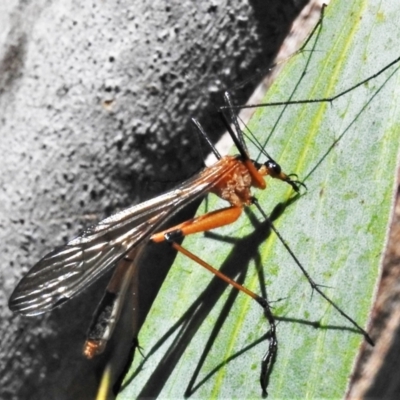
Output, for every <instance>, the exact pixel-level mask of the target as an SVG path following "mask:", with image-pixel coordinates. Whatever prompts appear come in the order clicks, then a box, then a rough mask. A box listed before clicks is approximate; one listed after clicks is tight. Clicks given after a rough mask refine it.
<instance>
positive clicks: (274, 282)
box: [118, 0, 400, 400]
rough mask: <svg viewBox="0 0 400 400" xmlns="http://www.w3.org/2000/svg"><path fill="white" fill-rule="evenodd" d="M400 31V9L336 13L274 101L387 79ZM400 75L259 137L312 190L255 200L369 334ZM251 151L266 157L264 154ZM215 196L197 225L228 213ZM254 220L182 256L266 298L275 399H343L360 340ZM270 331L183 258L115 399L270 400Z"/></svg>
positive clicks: (356, 7)
mask: <svg viewBox="0 0 400 400" xmlns="http://www.w3.org/2000/svg"><path fill="white" fill-rule="evenodd" d="M399 20H400V11H399V8H398V7H397V5H396V4H395V2H388V1H387V2H380V1H375V0H371V1H366V0H365V1H361V0H359V1H352V2H348V1H339V0H337V1H334V2H332V4H331V5H330V6H329V7H328V8H327V9H326V12H325V17H324V20H323V28H322V30H321V31H320V34H319V35H314V36H313V38H312V39H311V40H310V41H309V43H308V44H307V47H306V48H307V49H308V50H311V49H314V50H313V51H304V52H302V53H301V54H299V55H297V56H295V57H293V58H292V59H291V60H290V62H289V63H288V65H287V66H285V68H284V70H283V71H282V73H281V75H280V77H279V79H278V81H277V82H276V83H275V84H274V85H273V87H272V88H271V89H270V90H269V92H268V95H267V97H266V98H265V102H272V101H285V100H287V99H289V98H290V99H292V100H294V99H316V98H326V97H329V96H333V95H335V94H337V93H339V92H341V91H344V90H346V89H347V88H349V87H351V86H353V85H355V84H356V83H358V82H360V81H362V80H363V79H365V78H367V77H368V76H370V75H372V74H374V73H375V72H377V71H379V70H380V69H381V68H383V67H384V66H386V65H387V64H388V63H390V62H391V61H392V60H394V59H395V58H396V57H398V56H399V54H398V53H396V51H397V49H398V45H397V44H398V43H399V42H400V26H399V24H398V21H399ZM398 68H399V66H398V65H395V66H393V67H391V68H390V69H388V70H387V71H385V72H384V73H382V74H381V75H379V76H378V77H376V78H374V79H373V80H370V81H368V82H367V83H365V84H363V85H361V86H360V87H359V88H357V89H355V90H353V91H351V92H350V93H348V94H346V95H345V96H342V97H340V98H339V99H337V100H335V101H334V102H333V103H332V104H329V103H316V104H305V105H304V104H303V105H290V106H286V107H263V108H258V109H257V111H256V113H255V115H254V116H253V118H252V120H251V122H250V124H249V128H250V130H251V131H252V132H253V133H254V134H255V135H256V136H257V138H258V140H259V141H260V142H261V143H262V144H263V146H265V148H266V149H267V151H268V153H269V154H270V155H271V156H272V157H273V158H274V159H275V160H276V161H277V162H279V164H280V165H281V166H282V168H283V170H284V171H286V172H287V173H289V172H290V173H296V174H297V175H298V176H299V178H300V179H301V180H304V182H305V184H306V185H307V188H308V190H307V192H305V193H304V194H303V195H301V196H300V197H297V198H294V197H293V196H294V193H293V191H292V190H291V188H290V187H288V185H286V184H284V183H282V182H280V181H274V180H268V188H267V190H265V191H263V192H258V193H256V196H257V197H258V199H259V201H260V203H261V205H262V207H263V209H264V210H265V211H266V212H267V213H268V214H270V213H271V212H272V211H273V210H275V212H276V211H277V210H278V209H279V210H280V211H281V212H280V214H279V216H278V217H277V218H276V219H275V221H274V223H275V225H276V227H277V228H278V230H279V231H280V233H281V234H282V236H283V237H284V238H285V240H286V241H287V243H288V244H289V245H290V247H291V249H292V250H293V252H294V253H295V254H296V255H297V257H298V258H299V259H300V261H301V262H302V264H303V265H304V266H305V268H306V269H307V271H308V272H309V274H310V275H311V276H312V278H313V279H314V280H315V281H316V282H317V283H319V284H320V285H324V286H323V290H324V292H325V293H326V294H327V295H328V296H329V297H331V298H332V299H333V300H334V301H335V302H336V304H337V305H338V306H339V307H341V308H342V309H343V310H344V311H345V312H346V313H347V314H348V315H350V316H351V317H352V318H354V319H355V320H356V321H357V322H358V323H359V324H360V325H362V326H366V324H367V319H368V314H369V309H370V307H371V303H372V297H373V292H374V287H375V284H376V280H377V277H378V274H379V267H380V261H381V258H382V252H383V251H384V245H385V238H386V232H387V228H388V223H389V217H390V210H391V205H392V200H393V188H394V176H395V168H396V161H397V155H398V150H399V149H398V147H399V143H400V125H399V122H398V116H399V115H400V104H399V99H398V98H399V96H397V93H399V90H400V88H399V85H400V74H399V71H398ZM304 72H305V74H304ZM249 148H250V153H251V154H252V156H253V157H255V158H256V157H258V150H257V149H256V148H255V147H254V146H252V145H251V144H250V145H249ZM260 160H261V158H260ZM211 197H212V196H210V197H209V199H208V202H205V203H204V204H203V205H202V206H201V207H200V209H199V211H198V214H199V215H200V214H203V213H205V212H206V210H210V209H211V210H214V209H218V208H221V207H225V206H226V203H224V202H223V201H222V200H220V199H215V197H213V198H211ZM279 204H281V205H282V204H283V205H286V206H285V207H283V208H279V207H278V205H279ZM246 214H247V215H246ZM246 214H244V215H243V216H242V217H241V218H240V220H239V221H237V222H236V223H235V224H232V225H229V226H227V227H225V228H223V229H219V230H216V231H215V233H216V234H218V235H221V236H220V237H219V238H215V237H208V235H207V236H204V235H202V234H200V235H193V236H192V237H188V238H186V239H185V241H184V243H183V245H184V247H186V248H188V249H190V251H192V252H193V253H195V254H196V255H198V256H200V257H201V258H203V259H204V260H205V261H207V262H209V263H210V264H212V265H213V266H215V267H217V268H220V269H221V270H223V271H224V272H225V273H227V274H228V275H229V276H231V277H232V278H235V279H236V280H238V281H240V282H242V281H243V282H244V285H245V286H246V287H248V288H249V289H251V290H253V291H255V292H256V293H260V294H262V293H263V290H264V288H265V289H266V290H267V293H268V298H269V300H270V301H271V302H272V306H273V312H274V315H275V316H276V318H277V321H278V326H277V334H278V340H279V350H278V357H277V361H276V364H275V367H274V370H273V373H272V375H271V378H270V383H269V388H268V390H269V396H270V397H269V398H271V399H273V398H339V397H343V395H344V393H345V391H346V386H347V382H348V378H349V375H350V374H351V367H352V365H353V363H354V359H355V357H356V355H357V351H358V348H359V346H360V344H361V343H362V341H363V337H362V336H361V335H360V334H359V333H358V332H357V331H355V329H354V327H353V326H352V325H351V324H350V323H349V322H348V321H347V320H345V319H344V318H343V317H342V316H340V315H339V314H338V313H337V312H336V311H335V310H334V309H333V308H332V307H331V306H330V305H329V304H328V303H327V302H326V301H325V300H324V299H322V298H321V297H320V296H319V295H318V294H317V293H312V291H311V289H310V286H309V284H308V282H307V281H306V279H305V277H304V276H303V275H302V273H301V272H300V271H299V269H298V267H297V266H296V264H295V262H294V261H293V259H292V258H291V256H290V255H289V254H288V252H287V251H286V250H285V249H284V247H283V246H282V244H281V243H280V242H279V240H278V239H277V238H276V236H275V235H274V234H273V233H271V234H270V233H269V232H268V230H267V227H266V224H263V223H262V222H261V221H262V218H261V216H260V215H259V213H258V212H257V211H256V210H252V211H249V212H248V213H246ZM249 217H250V218H249ZM257 221H260V222H257ZM149 267H152V266H149ZM318 325H320V326H319V327H318ZM268 329H269V327H268V324H267V321H266V320H265V317H264V316H263V312H262V309H261V308H260V307H259V305H258V304H256V303H255V302H254V301H253V300H251V299H250V298H248V297H247V296H245V295H243V294H241V293H240V294H238V293H237V292H236V291H235V290H234V289H231V288H226V286H225V285H224V284H223V283H221V282H219V281H218V280H217V279H216V278H213V277H211V276H210V275H209V273H208V272H207V271H205V270H203V269H202V268H199V267H198V266H197V265H195V264H194V263H193V262H192V261H190V260H188V259H187V258H185V257H183V256H178V257H177V259H176V263H175V264H174V266H173V267H172V269H171V271H170V273H169V275H168V277H167V279H166V281H165V283H164V285H163V288H162V290H161V292H160V294H159V296H158V297H157V300H156V302H155V303H154V305H153V308H152V310H151V312H150V314H149V315H148V317H147V320H146V323H145V325H144V327H143V328H142V330H141V332H140V337H139V340H140V343H141V345H142V346H143V348H144V352H145V354H146V355H148V357H147V358H145V359H144V360H143V359H142V358H141V357H136V359H135V361H134V363H133V365H132V369H131V371H130V372H129V374H128V378H129V377H131V378H130V384H129V385H128V386H127V387H126V388H125V389H124V390H123V391H122V392H121V393H120V395H119V397H118V399H120V400H122V399H132V398H137V397H138V396H139V394H140V393H141V394H142V395H143V393H147V392H146V391H144V392H143V391H142V390H143V387H145V385H148V386H147V387H151V388H152V390H153V392H152V393H157V394H158V391H159V394H158V396H159V397H160V398H182V397H184V394H185V391H186V390H187V388H188V386H190V387H191V390H192V391H193V394H192V395H191V396H192V397H195V398H242V399H243V398H260V397H261V389H260V386H259V381H258V380H259V369H260V361H261V358H262V356H263V355H264V353H265V351H266V349H267V345H268V342H267V340H266V339H265V334H266V333H267V332H268ZM132 376H133V378H132ZM128 380H129V379H128ZM192 380H194V382H192Z"/></svg>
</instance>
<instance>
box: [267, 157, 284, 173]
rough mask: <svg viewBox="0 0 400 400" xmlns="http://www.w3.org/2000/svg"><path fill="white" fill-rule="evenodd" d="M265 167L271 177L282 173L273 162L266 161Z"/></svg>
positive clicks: (279, 167) (278, 166)
mask: <svg viewBox="0 0 400 400" xmlns="http://www.w3.org/2000/svg"><path fill="white" fill-rule="evenodd" d="M265 166H266V167H267V168H268V171H270V173H271V175H279V174H280V173H281V172H282V170H281V166H280V165H279V164H277V163H276V162H275V161H272V160H268V161H266V163H265Z"/></svg>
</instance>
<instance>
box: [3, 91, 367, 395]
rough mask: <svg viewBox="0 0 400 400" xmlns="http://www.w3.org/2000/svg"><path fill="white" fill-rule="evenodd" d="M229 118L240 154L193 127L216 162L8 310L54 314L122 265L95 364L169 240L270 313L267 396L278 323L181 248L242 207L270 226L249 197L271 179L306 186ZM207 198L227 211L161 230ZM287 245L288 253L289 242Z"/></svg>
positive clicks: (81, 252) (33, 279) (80, 245)
mask: <svg viewBox="0 0 400 400" xmlns="http://www.w3.org/2000/svg"><path fill="white" fill-rule="evenodd" d="M225 100H226V102H227V104H228V106H229V105H230V100H229V96H228V95H227V94H226V95H225ZM222 115H223V114H222ZM230 118H231V120H232V122H233V124H234V126H235V130H236V133H235V132H233V130H232V129H231V128H230V125H229V124H228V122H227V119H226V117H225V115H223V120H224V122H225V124H226V127H227V129H228V131H229V133H230V135H231V137H232V139H233V141H234V143H235V145H236V147H237V149H238V151H239V155H237V156H225V157H221V155H220V154H219V153H218V152H217V150H216V149H215V148H214V147H213V146H212V144H211V143H210V142H209V140H208V139H207V137H206V135H205V133H204V131H203V130H202V128H201V126H200V125H199V123H198V122H197V121H195V120H193V122H194V123H195V125H196V127H197V128H198V130H199V132H200V133H201V134H202V135H203V136H204V137H205V138H206V140H207V141H208V142H209V144H210V146H211V149H212V151H213V152H214V153H215V155H216V156H217V159H218V161H217V162H216V163H215V164H214V165H213V166H211V167H207V168H205V169H203V170H202V171H201V172H200V173H199V174H197V175H196V176H194V177H193V178H191V179H189V180H187V181H185V182H184V183H182V184H181V185H179V186H178V187H177V188H175V189H173V190H171V191H169V192H167V193H165V194H163V195H161V196H158V197H156V198H154V199H151V200H148V201H146V202H144V203H141V204H139V205H135V206H133V207H130V208H128V209H126V210H123V211H120V212H118V213H117V214H115V215H112V216H110V217H108V218H106V219H104V220H102V221H100V222H99V223H98V224H97V225H95V226H93V227H91V228H88V229H87V230H85V231H84V232H83V233H82V234H81V235H80V236H78V237H77V238H75V239H73V240H71V241H70V242H68V243H67V244H66V245H65V246H63V247H61V248H58V249H55V250H54V251H52V252H50V253H49V254H47V255H46V256H45V257H44V258H42V259H41V260H40V261H39V262H38V263H37V264H36V265H35V266H34V267H33V268H32V269H31V270H30V271H29V272H28V273H27V275H26V276H25V277H24V278H23V279H22V280H21V282H20V283H19V284H18V286H17V287H16V289H15V290H14V292H13V294H12V295H11V298H10V301H9V307H10V309H11V310H12V311H14V312H17V313H19V314H22V315H27V316H34V315H38V314H41V313H44V312H47V311H51V310H52V309H54V308H55V307H57V306H59V305H60V304H62V303H64V302H65V301H67V300H69V299H70V298H72V297H73V296H75V295H77V294H78V293H80V292H81V291H82V290H84V289H85V288H86V287H88V286H89V285H90V284H91V283H92V282H94V281H95V279H96V278H98V277H99V276H100V275H102V274H103V273H105V272H106V271H108V270H109V269H110V268H112V267H114V266H116V270H115V273H114V275H113V278H112V280H111V282H110V284H109V285H108V287H107V291H106V294H105V296H104V297H103V300H102V302H101V304H100V306H99V307H98V309H97V311H96V314H95V317H94V319H93V322H92V325H91V327H90V329H89V333H88V338H87V341H86V344H85V347H84V354H85V355H86V356H87V357H88V358H91V357H93V356H94V355H96V354H99V353H101V352H102V351H103V349H104V347H105V345H106V343H107V340H108V339H109V337H110V336H111V334H112V331H113V329H114V326H115V323H116V320H117V318H118V315H119V311H120V309H121V302H122V300H121V299H122V298H123V294H124V292H125V291H126V288H127V286H128V283H127V282H129V279H128V278H129V276H131V275H132V274H133V272H132V271H133V270H134V267H135V265H136V264H137V261H138V259H139V257H140V255H141V253H142V251H143V249H144V248H145V246H146V244H147V243H148V242H163V241H168V242H170V243H171V245H172V246H173V247H174V248H175V249H176V250H177V251H180V252H182V253H183V254H185V255H186V256H188V257H189V258H191V259H192V260H194V261H196V262H197V263H198V264H200V265H202V266H203V267H205V268H207V269H208V270H210V271H211V272H212V273H214V274H215V275H217V276H218V277H219V278H221V279H223V280H225V281H226V282H227V283H229V284H230V285H232V286H234V287H236V288H237V289H238V290H240V291H242V292H244V293H246V294H247V295H249V296H251V297H252V298H253V299H255V300H256V301H257V302H258V303H259V304H260V305H261V306H262V307H263V308H264V313H265V315H266V318H267V320H268V322H269V324H270V331H269V337H270V339H269V348H268V351H267V353H266V355H265V356H264V358H263V360H262V368H261V379H260V380H261V386H262V388H263V391H264V392H266V386H267V381H268V376H269V374H270V372H271V368H272V365H273V362H274V360H275V355H276V351H277V339H276V332H275V322H274V318H273V315H272V313H271V311H270V308H269V305H268V302H267V300H266V299H264V298H262V297H260V296H258V295H257V294H255V293H253V292H252V291H250V290H248V289H246V288H245V287H243V286H241V285H240V284H238V283H236V282H235V281H233V280H231V279H230V278H229V277H227V276H225V275H223V274H222V273H220V272H219V271H218V270H215V269H214V268H213V267H212V266H210V265H209V264H207V263H206V262H204V261H203V260H201V259H200V258H198V257H197V256H195V255H194V254H192V253H191V252H189V251H188V250H187V249H185V248H183V247H182V246H180V245H179V244H178V243H177V242H176V240H177V239H179V238H181V237H182V236H186V235H190V234H193V233H198V232H204V231H208V230H210V229H214V228H218V227H221V226H224V225H228V224H231V223H233V222H235V221H236V220H237V219H238V218H239V216H240V214H241V213H242V210H243V208H244V206H250V205H252V204H255V205H256V206H257V208H258V209H259V210H260V211H261V212H262V214H263V216H264V218H266V219H267V218H268V217H267V216H266V215H265V213H263V211H262V209H261V208H260V206H259V205H258V203H257V201H256V199H255V198H254V197H253V195H252V192H251V188H256V189H261V190H263V189H265V188H266V182H265V177H266V176H271V177H272V178H276V179H279V180H282V181H283V182H286V183H287V184H289V185H290V186H291V187H292V188H293V189H294V190H295V191H296V192H298V191H299V188H300V187H301V186H304V185H303V184H302V183H301V182H299V181H297V180H295V179H293V177H295V175H286V174H285V173H283V172H282V170H281V168H280V166H279V165H278V164H277V163H276V162H275V161H274V160H273V159H272V158H271V157H270V156H268V154H267V153H266V152H265V151H263V153H264V155H265V156H266V158H267V159H266V161H265V162H263V163H259V162H256V161H253V160H252V159H250V157H249V155H248V152H247V149H246V147H245V144H244V140H243V134H242V132H241V131H240V128H239V126H238V123H237V120H236V118H235V116H234V114H233V111H232V109H231V112H230ZM304 187H305V186H304ZM207 193H214V194H216V195H217V196H219V197H221V198H222V199H224V200H226V201H227V202H228V203H229V206H227V207H226V208H223V209H220V210H216V211H212V212H209V213H207V214H205V215H202V216H200V217H196V218H194V219H191V220H188V221H186V222H183V223H181V224H179V225H176V226H173V227H171V228H169V229H166V230H162V231H160V226H164V225H165V222H166V221H167V220H168V219H169V218H170V217H171V216H172V215H174V214H175V213H176V212H178V211H179V210H180V209H181V208H183V207H185V206H186V205H187V204H188V203H190V202H192V201H194V200H195V199H198V198H199V197H201V196H203V195H205V194H207ZM272 228H273V226H272ZM273 229H274V228H273ZM274 230H275V229H274ZM280 239H281V238H280ZM281 240H283V239H281ZM283 244H284V245H285V246H287V245H286V243H285V242H284V241H283ZM291 255H292V257H294V259H295V261H296V263H297V264H298V265H299V266H300V268H301V269H302V270H303V273H304V274H305V275H306V277H307V279H308V280H309V282H310V284H311V285H312V287H313V289H315V290H316V291H318V293H320V294H321V295H322V296H323V297H324V298H325V299H326V300H327V301H328V302H329V303H330V304H332V305H333V306H334V307H335V308H336V309H337V310H338V311H339V312H340V313H341V314H342V315H343V316H344V317H345V318H347V319H348V320H349V321H350V322H351V323H352V324H353V325H354V326H355V327H357V329H358V330H359V331H360V332H361V333H362V334H363V335H364V337H365V338H366V339H367V340H368V341H369V342H371V339H370V338H369V336H368V334H367V333H366V332H365V331H364V330H363V329H362V328H361V327H360V326H359V325H358V324H357V323H356V322H355V321H354V320H353V319H351V318H350V317H349V316H348V315H347V314H345V313H344V312H343V311H342V310H340V309H339V308H338V307H337V306H336V305H335V304H334V303H333V302H332V301H331V300H330V299H329V298H328V297H327V296H326V295H324V294H323V292H321V290H320V289H319V287H318V286H317V285H316V284H315V283H314V282H313V281H312V279H311V278H310V277H309V276H308V274H307V272H306V271H305V270H304V268H303V267H302V266H301V264H300V263H299V262H298V260H297V259H296V258H295V256H294V255H293V253H291Z"/></svg>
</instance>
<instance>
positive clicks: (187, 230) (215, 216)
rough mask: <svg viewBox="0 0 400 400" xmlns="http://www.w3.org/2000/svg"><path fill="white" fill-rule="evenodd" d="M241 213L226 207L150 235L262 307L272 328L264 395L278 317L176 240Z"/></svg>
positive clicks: (263, 365) (258, 298)
mask: <svg viewBox="0 0 400 400" xmlns="http://www.w3.org/2000/svg"><path fill="white" fill-rule="evenodd" d="M241 212H242V207H235V206H232V207H228V208H224V209H222V210H217V211H213V212H210V213H208V214H205V215H202V216H200V217H198V218H194V219H192V220H190V221H186V222H183V223H182V224H180V225H177V226H174V227H173V228H170V229H168V230H165V231H163V232H159V233H156V234H155V235H153V236H152V237H151V240H153V241H155V242H161V241H165V240H166V241H168V242H170V243H171V246H172V247H173V248H174V249H175V250H177V251H179V252H180V253H182V254H184V255H185V256H186V257H188V258H190V259H191V260H193V261H194V262H196V263H197V264H199V265H200V266H202V267H203V268H205V269H207V270H208V271H210V272H211V273H212V274H214V275H215V276H217V277H218V278H219V279H221V280H223V281H224V282H226V283H227V284H229V285H231V286H233V287H234V288H236V289H237V290H239V291H241V292H243V293H245V294H247V295H248V296H250V297H251V298H252V299H254V300H255V301H257V303H259V304H260V305H261V306H262V307H263V309H264V314H265V317H266V318H267V320H268V323H269V325H270V329H269V346H268V350H267V352H266V353H265V355H264V357H263V359H262V361H261V374H260V384H261V388H262V390H263V394H264V395H267V386H268V380H269V376H270V374H271V371H272V368H273V365H274V363H275V360H276V355H277V351H278V340H277V336H276V324H275V318H274V316H273V314H272V312H271V308H270V306H269V304H268V301H267V299H266V298H264V297H261V296H259V295H257V294H256V293H254V292H252V291H251V290H249V289H247V288H246V287H244V286H242V285H240V284H239V283H237V282H236V281H234V280H233V279H231V278H229V277H228V276H226V275H225V274H223V273H222V272H221V271H219V270H217V269H215V268H214V267H213V266H211V265H210V264H208V263H207V262H205V261H204V260H202V259H201V258H199V257H197V256H196V255H195V254H193V253H192V252H190V251H189V250H187V249H185V248H184V247H182V246H181V245H180V244H178V243H177V242H176V240H177V239H179V238H181V237H182V236H186V235H190V234H192V233H197V232H204V231H208V230H210V229H213V228H217V227H219V226H223V225H228V224H230V223H232V222H234V221H236V220H237V218H239V216H240V214H241Z"/></svg>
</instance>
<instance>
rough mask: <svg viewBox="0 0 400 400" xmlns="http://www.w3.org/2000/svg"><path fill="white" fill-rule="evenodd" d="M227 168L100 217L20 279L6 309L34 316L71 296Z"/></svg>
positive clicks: (210, 171)
mask: <svg viewBox="0 0 400 400" xmlns="http://www.w3.org/2000/svg"><path fill="white" fill-rule="evenodd" d="M229 172H230V168H229V167H227V166H226V165H225V164H219V163H217V164H215V165H214V166H212V167H210V168H206V169H204V170H203V171H202V172H200V173H199V174H198V175H196V176H195V177H193V178H191V179H189V180H188V181H186V182H184V183H183V184H182V185H180V186H179V187H178V188H176V189H174V190H172V191H170V192H167V193H165V194H164V195H161V196H158V197H156V198H154V199H151V200H149V201H146V202H144V203H141V204H139V205H136V206H133V207H130V208H128V209H126V210H123V211H121V212H119V213H117V214H115V215H112V216H110V217H108V218H106V219H104V220H103V221H100V222H99V223H98V224H97V225H95V226H93V227H91V228H89V229H87V230H86V231H84V232H83V234H82V235H80V236H78V237H77V238H75V239H73V240H71V241H70V242H68V243H67V244H66V245H65V246H63V247H61V248H58V249H55V250H54V251H52V252H50V253H49V254H47V255H46V256H45V257H44V258H42V259H41V260H40V261H39V262H38V263H37V264H36V265H35V266H34V267H33V268H32V269H31V270H30V271H29V272H28V274H27V275H26V276H25V277H24V278H23V279H22V280H21V282H20V283H19V284H18V286H17V287H16V289H15V290H14V292H13V294H12V295H11V298H10V301H9V307H10V309H11V310H12V311H14V312H18V313H20V314H23V315H30V316H32V315H37V314H41V313H44V312H47V311H50V310H52V309H53V308H54V307H56V306H58V305H60V304H62V303H63V302H65V301H67V300H69V299H70V298H71V297H72V296H74V295H76V294H77V293H79V292H80V291H81V290H83V289H84V288H85V287H87V286H88V285H89V284H90V283H92V282H93V281H94V280H95V279H97V278H98V277H99V276H100V275H102V274H103V273H105V272H106V271H107V270H108V269H109V268H110V267H112V266H113V265H115V263H116V262H118V260H120V259H121V258H122V257H123V256H124V255H125V254H126V253H127V252H128V251H130V250H131V249H132V248H133V247H134V246H136V245H138V244H139V243H144V242H145V241H146V240H149V236H150V235H151V234H152V233H153V232H154V231H155V230H156V229H157V227H159V226H160V225H161V224H163V223H164V222H165V221H166V220H167V219H168V218H170V217H171V216H172V215H174V214H175V213H176V212H177V211H178V210H179V209H180V208H182V207H183V206H185V205H186V204H188V203H190V202H191V201H193V200H195V199H196V198H198V197H199V196H201V195H203V194H204V193H206V192H208V191H209V190H210V189H211V188H212V187H213V186H214V185H215V183H216V182H217V181H218V180H219V179H220V178H221V177H223V176H224V175H225V173H229Z"/></svg>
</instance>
